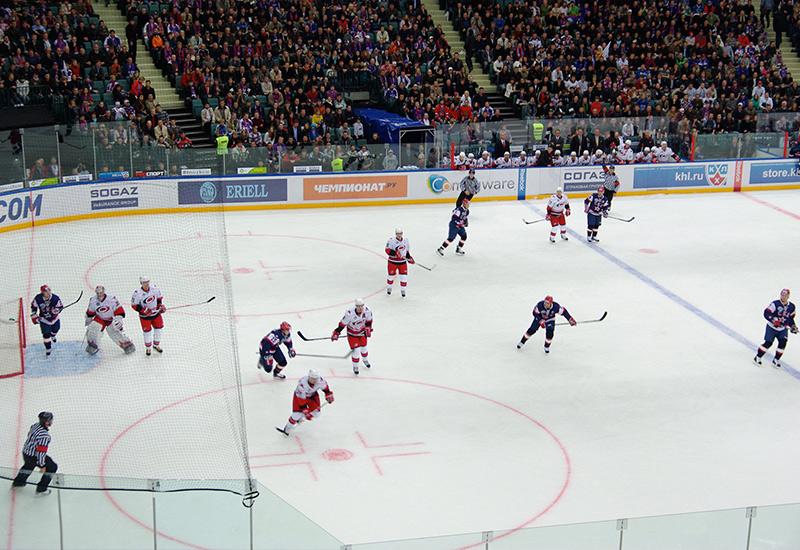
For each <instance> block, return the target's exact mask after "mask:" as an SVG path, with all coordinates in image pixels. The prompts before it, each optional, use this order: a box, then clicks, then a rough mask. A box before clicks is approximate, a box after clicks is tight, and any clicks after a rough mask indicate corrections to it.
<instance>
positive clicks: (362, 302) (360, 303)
mask: <svg viewBox="0 0 800 550" xmlns="http://www.w3.org/2000/svg"><path fill="white" fill-rule="evenodd" d="M356 307H364V300H362V299H361V298H356Z"/></svg>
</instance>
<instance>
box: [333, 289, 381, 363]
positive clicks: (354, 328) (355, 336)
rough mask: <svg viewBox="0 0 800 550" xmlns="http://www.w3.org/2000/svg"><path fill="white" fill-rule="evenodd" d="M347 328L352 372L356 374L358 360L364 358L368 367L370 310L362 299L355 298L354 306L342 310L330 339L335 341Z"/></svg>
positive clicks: (370, 328) (370, 330) (370, 334)
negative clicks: (340, 318)
mask: <svg viewBox="0 0 800 550" xmlns="http://www.w3.org/2000/svg"><path fill="white" fill-rule="evenodd" d="M345 328H346V329H347V343H348V344H350V357H351V359H352V361H353V372H354V373H355V374H358V362H359V360H360V359H363V360H364V366H365V367H367V368H370V367H371V366H372V365H370V364H369V359H367V357H368V356H369V352H368V350H367V338H369V337H370V336H372V311H370V309H369V308H368V307H367V306H365V305H364V300H362V299H361V298H356V302H355V307H353V308H351V309H348V310H347V311H345V312H344V316H343V317H342V320H341V321H339V326H338V327H336V328H335V329H333V334H331V340H332V341H334V342H335V341H336V340H338V339H339V335H340V334H341V333H342V331H343V330H344V329H345Z"/></svg>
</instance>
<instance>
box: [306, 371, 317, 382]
mask: <svg viewBox="0 0 800 550" xmlns="http://www.w3.org/2000/svg"><path fill="white" fill-rule="evenodd" d="M308 379H309V380H319V373H318V372H317V371H315V370H314V369H311V370H310V371H308Z"/></svg>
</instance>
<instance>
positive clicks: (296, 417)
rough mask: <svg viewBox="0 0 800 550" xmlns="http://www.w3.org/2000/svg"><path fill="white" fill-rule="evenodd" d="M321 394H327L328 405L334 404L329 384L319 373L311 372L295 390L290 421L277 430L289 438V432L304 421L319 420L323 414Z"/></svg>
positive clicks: (301, 380)
mask: <svg viewBox="0 0 800 550" xmlns="http://www.w3.org/2000/svg"><path fill="white" fill-rule="evenodd" d="M319 392H322V393H324V394H325V401H327V402H328V404H330V403H333V391H331V388H330V386H329V385H328V382H327V381H326V380H325V379H324V378H323V377H322V376H320V375H319V373H318V372H317V371H315V370H310V371H308V375H307V376H304V377H302V378H301V379H300V381H299V382H297V388H295V390H294V397H293V398H292V414H291V416H289V421H288V422H287V423H286V425H285V426H284V427H283V428H275V429H276V430H278V431H279V432H281V433H282V434H283V435H285V436H288V435H289V432H291V431H292V430H293V429H294V428H295V427H296V426H297V425H298V424H300V423H301V422H303V421H304V420H308V421H311V420H314V419H315V418H317V417H318V416H319V415H320V413H321V412H322V403H320V399H319Z"/></svg>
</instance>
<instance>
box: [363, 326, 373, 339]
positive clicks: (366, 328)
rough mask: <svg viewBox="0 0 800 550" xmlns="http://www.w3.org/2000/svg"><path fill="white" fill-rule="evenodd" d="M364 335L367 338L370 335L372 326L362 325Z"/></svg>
mask: <svg viewBox="0 0 800 550" xmlns="http://www.w3.org/2000/svg"><path fill="white" fill-rule="evenodd" d="M364 335H365V336H366V337H367V338H369V337H370V336H372V327H364Z"/></svg>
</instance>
